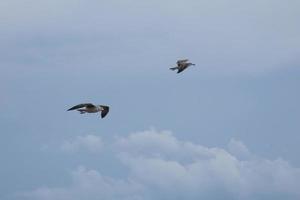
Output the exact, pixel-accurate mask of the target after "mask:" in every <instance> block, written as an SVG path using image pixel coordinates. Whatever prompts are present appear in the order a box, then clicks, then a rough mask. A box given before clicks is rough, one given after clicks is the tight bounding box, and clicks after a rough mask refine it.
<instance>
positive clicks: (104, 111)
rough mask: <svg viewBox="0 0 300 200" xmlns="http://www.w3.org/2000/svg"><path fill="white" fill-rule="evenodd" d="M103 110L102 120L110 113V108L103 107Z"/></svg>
mask: <svg viewBox="0 0 300 200" xmlns="http://www.w3.org/2000/svg"><path fill="white" fill-rule="evenodd" d="M101 108H102V109H103V110H102V111H101V118H104V117H105V116H106V115H107V113H108V112H109V106H103V105H101Z"/></svg>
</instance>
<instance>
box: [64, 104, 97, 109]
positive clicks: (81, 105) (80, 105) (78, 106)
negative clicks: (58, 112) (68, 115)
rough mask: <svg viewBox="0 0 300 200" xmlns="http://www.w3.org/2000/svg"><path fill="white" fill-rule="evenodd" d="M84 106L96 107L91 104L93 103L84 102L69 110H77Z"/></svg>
mask: <svg viewBox="0 0 300 200" xmlns="http://www.w3.org/2000/svg"><path fill="white" fill-rule="evenodd" d="M83 107H86V108H94V107H95V105H93V104H91V103H82V104H78V105H76V106H73V107H72V108H70V109H68V111H70V110H76V109H78V108H83Z"/></svg>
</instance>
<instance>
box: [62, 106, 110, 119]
mask: <svg viewBox="0 0 300 200" xmlns="http://www.w3.org/2000/svg"><path fill="white" fill-rule="evenodd" d="M70 110H77V111H79V112H80V114H84V113H96V112H101V118H104V117H105V116H106V115H107V113H108V112H109V106H104V105H94V104H91V103H82V104H78V105H76V106H73V107H72V108H70V109H68V111H70Z"/></svg>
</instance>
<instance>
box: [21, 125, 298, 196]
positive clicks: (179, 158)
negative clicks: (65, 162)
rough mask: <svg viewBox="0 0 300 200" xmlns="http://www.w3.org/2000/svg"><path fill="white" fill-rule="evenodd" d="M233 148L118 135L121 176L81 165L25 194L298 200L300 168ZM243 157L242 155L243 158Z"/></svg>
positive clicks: (160, 135) (158, 135)
mask: <svg viewBox="0 0 300 200" xmlns="http://www.w3.org/2000/svg"><path fill="white" fill-rule="evenodd" d="M228 146H229V151H227V150H226V149H223V148H208V147H204V146H201V145H198V144H195V143H193V142H189V141H181V140H179V139H177V138H176V137H174V135H173V134H172V133H171V132H169V131H162V132H158V131H155V130H150V131H144V132H138V133H133V134H130V135H129V136H127V137H121V138H117V139H116V142H115V144H113V145H112V147H114V152H112V153H113V154H114V156H115V157H116V158H119V159H120V161H121V163H122V167H124V168H126V169H127V170H128V173H127V174H126V175H125V176H124V177H122V178H116V177H114V178H112V177H107V176H104V175H102V174H101V173H100V172H99V171H96V170H87V169H85V168H84V167H79V168H78V169H77V170H75V171H74V172H73V173H72V184H71V185H69V186H67V187H62V188H50V187H44V188H39V189H36V190H34V191H32V192H29V193H26V194H25V195H23V197H24V196H25V197H27V198H28V199H31V200H35V199H36V200H48V199H58V200H60V199H61V200H68V199H72V200H81V199H82V200H83V199H89V200H94V199H101V200H106V199H107V200H108V199H109V200H111V199H112V200H125V199H126V200H127V199H137V200H138V199H141V200H150V199H158V200H168V199H170V200H171V199H172V200H174V199H175V200H176V199H192V200H193V199H195V200H196V199H197V200H198V199H230V200H232V199H241V200H248V199H249V200H250V199H272V200H274V199H299V198H300V191H299V189H298V188H299V185H300V169H299V168H296V167H293V166H291V165H290V164H289V163H288V162H287V161H284V160H282V159H276V160H268V159H265V158H260V157H258V156H255V155H253V154H252V153H251V152H250V151H249V150H248V149H247V147H246V146H245V145H244V144H243V143H242V142H240V141H238V140H236V139H232V140H231V141H230V142H229V145H228ZM240 157H242V159H241V158H240Z"/></svg>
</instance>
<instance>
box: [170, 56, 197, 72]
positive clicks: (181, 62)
mask: <svg viewBox="0 0 300 200" xmlns="http://www.w3.org/2000/svg"><path fill="white" fill-rule="evenodd" d="M188 61H189V60H188V59H182V60H178V61H177V62H176V64H177V66H176V67H171V68H170V70H173V71H174V70H176V69H177V70H178V71H177V74H178V73H180V72H182V71H184V70H185V69H187V68H188V67H189V66H192V65H195V64H193V63H189V62H188Z"/></svg>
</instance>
